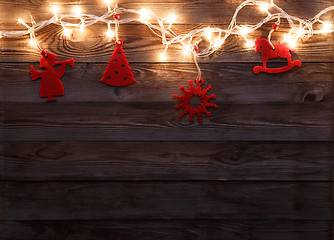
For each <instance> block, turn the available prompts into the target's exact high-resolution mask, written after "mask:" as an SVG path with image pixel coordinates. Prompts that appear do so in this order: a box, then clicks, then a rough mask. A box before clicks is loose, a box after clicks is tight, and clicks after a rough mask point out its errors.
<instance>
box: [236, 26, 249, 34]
mask: <svg viewBox="0 0 334 240" xmlns="http://www.w3.org/2000/svg"><path fill="white" fill-rule="evenodd" d="M239 30H240V34H241V35H247V34H248V33H250V32H251V30H250V29H249V27H246V26H242V27H240V28H239Z"/></svg>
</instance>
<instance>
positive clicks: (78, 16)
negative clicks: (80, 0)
mask: <svg viewBox="0 0 334 240" xmlns="http://www.w3.org/2000/svg"><path fill="white" fill-rule="evenodd" d="M73 12H74V14H75V16H76V17H77V18H79V19H80V21H81V26H80V32H83V31H84V26H85V24H84V19H83V18H82V16H81V8H80V7H79V6H75V7H74V8H73Z"/></svg>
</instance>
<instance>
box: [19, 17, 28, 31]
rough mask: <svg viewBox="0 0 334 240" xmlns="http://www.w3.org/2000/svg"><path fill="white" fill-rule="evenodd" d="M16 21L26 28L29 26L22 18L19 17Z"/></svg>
mask: <svg viewBox="0 0 334 240" xmlns="http://www.w3.org/2000/svg"><path fill="white" fill-rule="evenodd" d="M17 21H19V23H21V24H22V25H24V26H25V27H26V28H28V29H29V28H30V27H29V26H28V25H27V24H26V23H25V22H24V21H23V20H22V18H19V19H17Z"/></svg>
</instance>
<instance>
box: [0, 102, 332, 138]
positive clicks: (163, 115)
mask: <svg viewBox="0 0 334 240" xmlns="http://www.w3.org/2000/svg"><path fill="white" fill-rule="evenodd" d="M218 105H219V103H218ZM333 111H334V107H333V105H332V104H325V103H310V104H242V105H237V104H221V105H220V107H219V108H217V109H213V110H212V113H213V114H212V116H211V117H206V116H204V117H203V118H204V120H203V121H204V122H203V124H199V123H198V122H197V119H196V120H194V121H193V122H189V121H188V117H187V116H186V117H184V119H178V114H179V113H181V112H182V110H175V109H174V105H173V104H165V103H145V104H142V103H126V104H125V103H119V102H117V103H115V102H114V103H113V102H111V103H76V104H62V103H51V104H49V103H44V104H35V103H32V104H29V103H3V104H2V112H1V114H2V116H3V119H2V136H1V137H2V139H1V140H2V141H61V140H83V141H225V140H233V141H331V140H333V135H332V127H331V124H332V122H333Z"/></svg>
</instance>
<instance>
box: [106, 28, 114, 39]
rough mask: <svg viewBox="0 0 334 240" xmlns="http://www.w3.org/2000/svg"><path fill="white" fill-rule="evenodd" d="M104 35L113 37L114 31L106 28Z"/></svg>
mask: <svg viewBox="0 0 334 240" xmlns="http://www.w3.org/2000/svg"><path fill="white" fill-rule="evenodd" d="M106 36H107V37H108V38H112V37H114V32H113V31H111V30H108V31H107V32H106Z"/></svg>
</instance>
